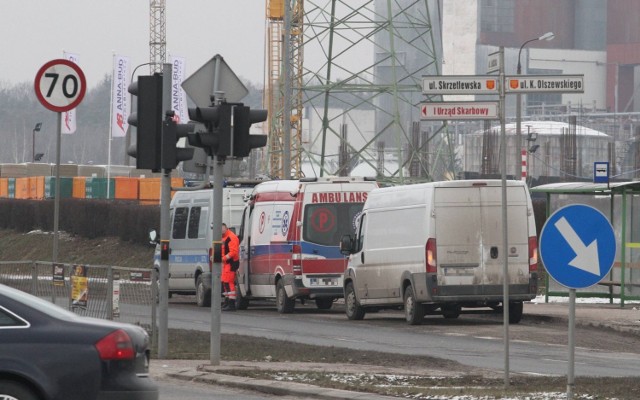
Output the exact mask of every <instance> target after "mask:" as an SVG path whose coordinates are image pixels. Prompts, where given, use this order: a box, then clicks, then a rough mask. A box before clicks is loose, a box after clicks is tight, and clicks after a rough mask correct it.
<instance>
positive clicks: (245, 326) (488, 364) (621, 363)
mask: <svg viewBox="0 0 640 400" xmlns="http://www.w3.org/2000/svg"><path fill="white" fill-rule="evenodd" d="M210 316H211V310H210V309H208V308H205V309H203V308H198V307H196V306H195V305H194V304H193V302H192V300H191V299H189V298H186V299H179V298H178V299H172V302H171V304H170V310H169V321H170V327H171V328H180V329H194V330H204V331H208V330H209V329H210ZM531 329H539V330H540V334H539V335H538V339H536V340H511V341H510V346H509V350H510V357H509V364H510V366H509V368H510V371H511V372H518V373H525V374H531V375H560V376H562V375H566V373H567V361H566V360H567V358H568V356H567V347H566V345H559V344H555V343H557V342H556V341H555V340H554V339H553V338H550V340H548V341H547V342H548V343H547V342H545V335H546V333H545V332H547V333H548V328H546V327H542V326H541V327H537V326H534V325H532V326H527V325H526V324H520V325H512V326H511V328H510V331H514V332H516V333H517V331H518V330H531ZM554 329H555V330H560V331H561V332H560V333H564V334H565V335H566V326H564V327H562V326H558V327H555V328H554ZM563 330H564V332H562V331H563ZM222 332H223V333H231V334H242V335H249V336H257V337H265V338H273V339H281V340H290V341H294V342H299V343H305V344H312V345H323V346H335V347H348V348H352V349H362V350H373V351H382V352H390V353H398V354H411V355H428V356H434V357H440V358H445V359H450V360H455V361H458V362H460V363H462V364H465V365H469V366H473V367H480V368H488V369H492V370H496V371H503V370H504V343H503V339H502V333H503V327H502V324H501V318H498V317H495V316H491V317H488V316H475V315H472V316H461V317H460V318H459V319H458V320H454V321H452V320H446V319H444V318H442V317H440V316H430V317H428V319H427V321H426V322H425V324H423V325H420V326H409V325H407V324H406V323H405V322H404V319H403V314H401V313H400V312H380V313H377V314H370V315H367V317H366V318H365V319H364V320H363V321H348V320H347V319H346V317H345V315H344V312H343V310H342V308H341V306H339V305H337V306H335V309H333V310H331V311H328V312H326V311H319V310H316V309H315V307H313V306H307V307H298V306H297V308H296V312H295V313H293V314H288V315H281V314H278V313H277V312H276V311H275V307H274V305H273V304H266V305H264V306H262V307H258V308H250V309H249V310H247V311H238V312H233V313H223V315H222ZM529 333H530V332H529ZM529 336H531V335H529ZM534 336H535V335H534ZM510 337H511V336H510ZM575 372H576V375H577V376H612V377H614V376H638V375H640V357H639V356H638V354H635V353H625V352H622V351H620V352H616V351H602V350H593V349H590V348H582V347H578V348H576V358H575Z"/></svg>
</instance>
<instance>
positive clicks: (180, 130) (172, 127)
mask: <svg viewBox="0 0 640 400" xmlns="http://www.w3.org/2000/svg"><path fill="white" fill-rule="evenodd" d="M173 116H174V113H173V111H171V112H168V113H167V117H166V118H165V120H164V122H163V124H162V160H161V164H162V168H164V169H175V168H176V167H177V166H178V163H180V162H181V161H186V160H191V159H192V158H193V151H194V149H193V147H191V148H185V147H177V146H176V145H177V144H178V140H180V138H183V137H187V136H188V135H189V134H190V133H192V132H193V131H194V129H195V125H194V124H178V123H176V122H175V121H174V119H173Z"/></svg>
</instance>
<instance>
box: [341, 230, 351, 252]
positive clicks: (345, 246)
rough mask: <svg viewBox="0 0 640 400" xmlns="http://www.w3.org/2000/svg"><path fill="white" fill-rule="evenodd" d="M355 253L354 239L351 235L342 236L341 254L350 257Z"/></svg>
mask: <svg viewBox="0 0 640 400" xmlns="http://www.w3.org/2000/svg"><path fill="white" fill-rule="evenodd" d="M352 252H353V238H352V237H351V235H342V237H341V238H340V253H342V254H344V255H345V256H348V255H349V254H351V253H352Z"/></svg>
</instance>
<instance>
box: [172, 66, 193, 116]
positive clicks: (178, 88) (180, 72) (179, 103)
mask: <svg viewBox="0 0 640 400" xmlns="http://www.w3.org/2000/svg"><path fill="white" fill-rule="evenodd" d="M171 65H172V73H171V75H172V76H171V109H172V110H173V111H175V113H176V116H177V117H178V118H177V121H176V122H178V123H182V124H185V123H187V122H188V121H189V114H188V113H189V111H188V110H187V95H186V93H185V92H184V89H182V81H183V80H184V75H185V62H184V58H183V57H175V56H171Z"/></svg>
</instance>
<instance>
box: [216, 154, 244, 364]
mask: <svg viewBox="0 0 640 400" xmlns="http://www.w3.org/2000/svg"><path fill="white" fill-rule="evenodd" d="M224 161H225V159H224V157H220V156H214V158H213V235H212V237H213V247H214V249H215V248H217V247H221V246H222V222H223V221H222V185H223V181H224ZM228 222H229V221H227V223H228ZM221 274H222V263H221V262H215V260H214V262H213V271H211V339H210V340H211V360H210V361H211V365H220V325H221V322H222V321H221V315H220V314H221V310H220V297H221V295H222V293H221V292H220V286H221V281H220V275H221ZM236 290H238V289H236Z"/></svg>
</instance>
